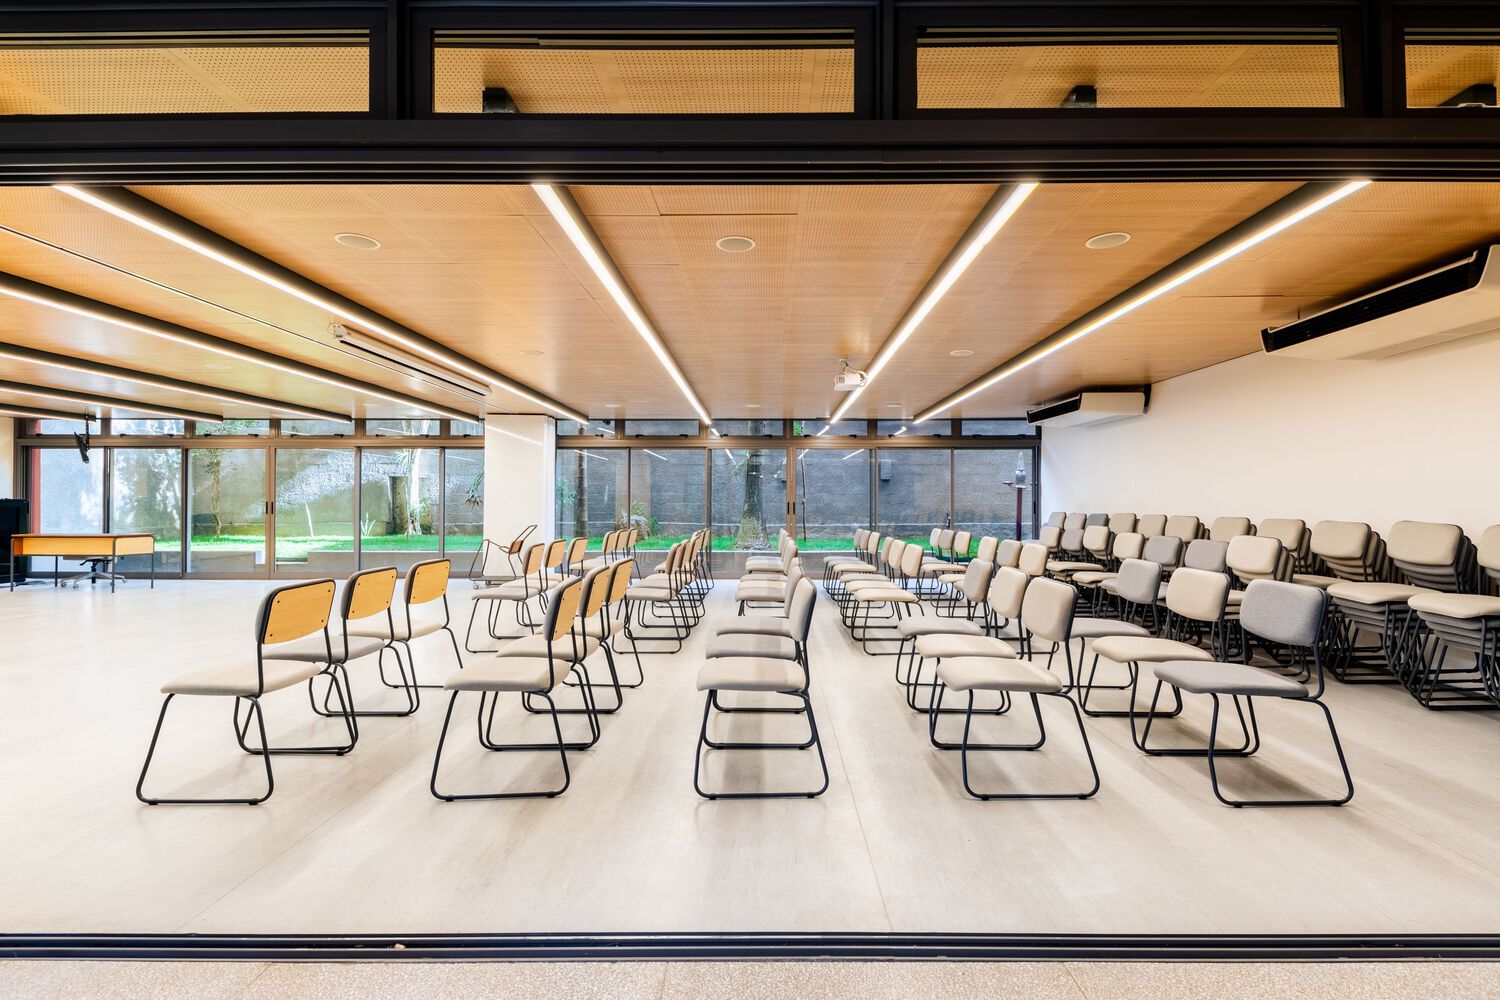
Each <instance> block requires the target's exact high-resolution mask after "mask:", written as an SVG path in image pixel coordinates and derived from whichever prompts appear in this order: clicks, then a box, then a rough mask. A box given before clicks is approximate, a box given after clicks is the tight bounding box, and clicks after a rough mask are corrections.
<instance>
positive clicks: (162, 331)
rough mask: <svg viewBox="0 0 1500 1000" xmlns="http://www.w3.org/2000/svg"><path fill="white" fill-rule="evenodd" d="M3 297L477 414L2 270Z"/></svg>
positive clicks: (395, 399)
mask: <svg viewBox="0 0 1500 1000" xmlns="http://www.w3.org/2000/svg"><path fill="white" fill-rule="evenodd" d="M0 295H8V296H10V297H11V298H14V299H20V300H22V301H23V302H30V303H33V304H35V305H40V306H46V307H47V308H49V309H57V310H59V311H61V312H66V313H71V314H73V315H75V316H82V317H84V318H86V319H92V320H98V321H99V322H101V323H108V324H110V325H111V326H118V327H120V328H122V329H125V330H132V331H134V332H136V333H144V334H147V335H148V336H152V337H160V338H162V339H163V340H170V341H173V342H175V343H179V344H186V345H188V346H189V347H198V348H202V349H203V350H207V351H212V352H214V353H215V354H219V355H222V356H224V357H226V358H234V359H235V360H237V361H245V362H248V363H250V364H254V365H259V366H260V367H263V368H270V369H273V370H275V371H279V372H284V373H286V374H288V375H295V376H298V377H300V378H306V379H311V380H312V381H314V382H322V383H324V384H325V385H331V386H334V387H336V388H339V389H344V390H347V391H349V392H353V393H358V394H360V395H364V396H373V397H375V398H377V399H384V400H387V401H389V402H392V403H398V404H400V405H402V406H410V407H413V408H415V409H419V410H423V411H426V412H428V413H433V414H436V415H438V416H443V417H452V418H453V419H455V420H473V419H474V414H472V413H467V412H464V411H462V410H454V409H449V408H447V407H443V406H438V405H437V404H435V403H429V402H428V401H427V400H425V399H421V398H418V397H416V396H408V395H406V394H405V393H400V392H394V391H392V390H390V389H385V388H382V387H380V386H378V385H372V384H371V383H368V382H361V381H360V380H359V379H355V378H350V377H349V376H347V375H340V374H339V373H337V372H330V371H325V370H324V369H321V368H314V367H313V366H312V365H306V364H303V363H302V362H300V361H292V360H290V359H288V358H283V357H281V356H280V355H277V354H271V353H270V352H268V351H261V350H257V349H255V348H253V347H246V346H244V345H243V344H237V343H235V342H234V341H232V340H223V339H221V338H219V337H214V336H210V335H209V334H206V333H200V332H199V331H197V330H191V329H189V328H187V327H185V326H178V325H177V324H175V323H168V322H166V321H165V320H159V319H156V318H155V317H153V316H146V315H144V314H142V313H136V312H131V311H130V310H128V309H121V308H120V307H119V306H112V305H110V304H108V303H106V302H98V301H95V300H94V299H88V298H84V297H83V296H82V295H77V294H75V293H73V292H69V291H64V290H63V289H61V288H53V287H52V286H51V285H43V284H41V283H40V282H36V281H31V280H29V279H27V278H21V277H17V276H16V275H14V274H6V273H4V272H0ZM282 408H283V409H285V408H286V404H283V405H282ZM339 419H340V420H347V419H348V415H347V414H345V415H344V416H341V417H340V418H339Z"/></svg>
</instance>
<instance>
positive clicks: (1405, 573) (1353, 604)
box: [1327, 521, 1488, 705]
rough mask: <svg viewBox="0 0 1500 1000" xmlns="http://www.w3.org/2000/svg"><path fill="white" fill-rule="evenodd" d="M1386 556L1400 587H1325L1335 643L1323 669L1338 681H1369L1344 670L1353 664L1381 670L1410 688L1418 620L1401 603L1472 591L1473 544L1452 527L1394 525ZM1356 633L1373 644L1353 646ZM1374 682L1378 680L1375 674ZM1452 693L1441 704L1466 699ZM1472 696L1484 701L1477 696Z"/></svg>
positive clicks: (1417, 669)
mask: <svg viewBox="0 0 1500 1000" xmlns="http://www.w3.org/2000/svg"><path fill="white" fill-rule="evenodd" d="M1386 556H1387V557H1388V558H1389V559H1390V561H1391V563H1392V565H1393V566H1394V567H1395V569H1396V570H1397V571H1398V573H1399V577H1400V579H1401V581H1403V582H1395V581H1394V580H1382V581H1371V582H1354V581H1345V580H1340V581H1338V582H1337V583H1332V584H1329V585H1328V588H1327V590H1328V596H1329V598H1330V599H1331V600H1332V601H1333V608H1334V615H1335V618H1336V620H1337V622H1338V625H1339V637H1340V640H1341V641H1340V642H1339V643H1338V645H1337V652H1336V654H1335V656H1334V658H1333V662H1331V663H1330V664H1329V669H1330V672H1331V673H1333V675H1334V676H1335V677H1338V678H1339V679H1340V680H1354V679H1360V680H1370V679H1372V678H1370V677H1369V676H1368V674H1366V675H1363V676H1358V677H1356V676H1355V675H1354V674H1353V673H1352V672H1351V669H1350V668H1351V666H1354V665H1355V664H1357V665H1358V666H1362V667H1364V668H1365V670H1366V671H1370V670H1384V671H1385V672H1387V673H1388V674H1389V675H1390V677H1391V678H1394V679H1396V680H1399V681H1401V682H1402V683H1404V684H1407V685H1408V686H1411V685H1412V684H1413V683H1414V682H1415V680H1416V678H1417V676H1418V675H1419V674H1421V673H1422V664H1421V658H1420V652H1421V650H1420V646H1419V644H1418V642H1417V625H1418V620H1417V618H1416V614H1415V612H1413V611H1412V609H1411V607H1410V606H1409V605H1408V603H1407V602H1408V601H1409V600H1410V599H1411V598H1413V597H1415V596H1417V595H1418V594H1426V593H1447V594H1458V593H1465V592H1472V591H1473V590H1474V589H1475V586H1474V584H1475V580H1474V545H1473V543H1472V542H1470V541H1469V539H1468V537H1467V536H1465V535H1464V532H1463V529H1462V528H1460V527H1459V526H1458V525H1456V524H1436V523H1432V522H1427V521H1397V522H1396V523H1395V524H1393V525H1392V526H1391V530H1390V534H1389V535H1387V536H1386ZM1361 632H1364V633H1368V634H1373V635H1375V636H1376V637H1377V644H1376V645H1375V646H1366V647H1361V646H1359V645H1358V642H1357V635H1358V633H1361ZM1374 679H1380V678H1379V676H1378V674H1377V675H1376V677H1375V678H1374ZM1456 694H1457V692H1450V697H1449V698H1445V699H1443V704H1445V705H1453V704H1457V703H1460V702H1462V701H1464V700H1471V699H1461V698H1456V697H1453V695H1456ZM1478 697H1479V700H1480V701H1481V702H1487V701H1488V699H1486V698H1485V697H1484V695H1483V693H1482V692H1480V693H1479V695H1478Z"/></svg>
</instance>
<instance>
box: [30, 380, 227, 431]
mask: <svg viewBox="0 0 1500 1000" xmlns="http://www.w3.org/2000/svg"><path fill="white" fill-rule="evenodd" d="M0 392H13V393H16V394H18V395H23V396H41V397H42V398H43V399H60V400H62V401H63V402H66V403H81V404H83V405H84V406H102V407H105V408H107V409H109V410H125V411H126V412H129V413H149V414H152V415H153V416H158V417H173V418H175V419H179V420H202V421H205V422H215V423H217V422H218V421H221V420H223V419H224V417H223V415H222V414H218V413H200V412H199V411H197V410H183V409H179V408H178V407H175V406H150V405H142V404H140V403H137V402H136V401H135V400H132V399H121V398H120V397H118V396H98V395H95V394H94V393H92V392H75V391H73V390H69V389H55V388H53V387H52V386H49V385H27V384H24V383H21V382H0Z"/></svg>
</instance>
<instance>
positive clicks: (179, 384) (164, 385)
mask: <svg viewBox="0 0 1500 1000" xmlns="http://www.w3.org/2000/svg"><path fill="white" fill-rule="evenodd" d="M0 358H9V359H10V360H12V361H21V362H24V363H26V364H34V365H46V366H47V367H49V368H61V369H63V370H64V371H72V372H79V373H81V374H84V375H98V376H100V377H101V378H113V379H119V380H120V381H122V382H134V383H136V384H137V385H148V386H151V387H152V388H155V389H165V390H167V391H169V392H185V393H187V394H189V395H193V396H203V397H205V398H208V399H217V400H219V401H220V402H224V403H233V404H234V405H236V406H246V407H250V408H252V409H255V410H265V411H266V412H268V413H290V414H294V415H296V416H299V417H309V418H311V419H313V420H336V421H339V422H340V423H342V422H343V421H346V420H348V419H349V415H348V414H346V413H337V412H335V411H333V410H319V409H314V408H313V407H310V406H293V405H291V404H289V403H282V402H279V401H278V400H274V399H266V398H265V397H264V396H252V395H249V394H248V393H243V392H234V391H232V390H229V389H219V388H215V387H214V386H209V385H199V384H198V383H196V382H184V381H182V380H181V379H175V378H169V377H167V376H165V375H152V374H150V373H148V372H139V371H134V370H132V369H130V368H119V367H117V366H115V365H106V364H103V363H101V362H98V361H85V360H83V359H82V358H71V357H65V356H63V355H61V354H50V353H48V352H47V351H38V350H35V349H33V348H30V347H22V346H21V345H19V344H0ZM216 419H217V418H216Z"/></svg>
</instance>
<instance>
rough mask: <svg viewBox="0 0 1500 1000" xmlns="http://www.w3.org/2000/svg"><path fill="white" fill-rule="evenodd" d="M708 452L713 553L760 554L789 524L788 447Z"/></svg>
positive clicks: (774, 545) (774, 541) (771, 547)
mask: <svg viewBox="0 0 1500 1000" xmlns="http://www.w3.org/2000/svg"><path fill="white" fill-rule="evenodd" d="M711 455H712V483H713V497H712V503H711V509H710V512H709V518H710V522H711V523H710V529H711V530H710V534H711V535H712V536H713V548H714V550H715V551H716V552H764V551H766V550H768V549H774V548H775V547H776V533H777V532H778V531H780V530H781V529H782V528H784V527H786V525H787V450H786V449H785V448H748V449H745V448H735V449H719V450H715V451H713V452H711Z"/></svg>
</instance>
